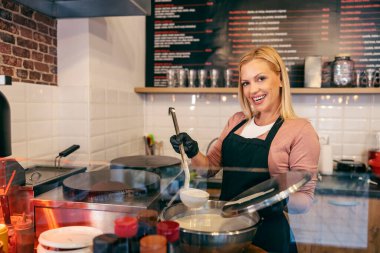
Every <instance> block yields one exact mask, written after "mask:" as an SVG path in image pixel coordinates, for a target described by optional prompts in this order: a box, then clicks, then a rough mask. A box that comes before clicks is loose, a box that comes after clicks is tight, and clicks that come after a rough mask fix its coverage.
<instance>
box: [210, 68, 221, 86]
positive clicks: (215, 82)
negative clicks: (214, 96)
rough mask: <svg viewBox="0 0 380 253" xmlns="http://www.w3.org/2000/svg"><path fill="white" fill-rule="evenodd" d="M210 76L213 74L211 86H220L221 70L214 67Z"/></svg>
mask: <svg viewBox="0 0 380 253" xmlns="http://www.w3.org/2000/svg"><path fill="white" fill-rule="evenodd" d="M210 76H211V87H213V88H215V87H218V79H219V70H217V69H212V70H211V74H210Z"/></svg>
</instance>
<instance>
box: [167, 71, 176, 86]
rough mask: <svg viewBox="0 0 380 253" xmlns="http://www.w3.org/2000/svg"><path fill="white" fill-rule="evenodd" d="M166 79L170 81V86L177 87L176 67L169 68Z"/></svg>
mask: <svg viewBox="0 0 380 253" xmlns="http://www.w3.org/2000/svg"><path fill="white" fill-rule="evenodd" d="M166 79H167V81H168V87H175V86H176V83H177V80H176V73H175V70H174V69H168V70H167V72H166Z"/></svg>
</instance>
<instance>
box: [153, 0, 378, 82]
mask: <svg viewBox="0 0 380 253" xmlns="http://www.w3.org/2000/svg"><path fill="white" fill-rule="evenodd" d="M152 8H153V10H152V16H150V17H147V48H146V50H147V51H146V52H147V54H146V57H147V59H146V70H147V71H146V73H147V74H146V75H147V76H146V82H147V86H167V85H168V82H167V77H166V73H167V71H168V70H169V69H187V70H189V69H195V70H199V69H206V70H211V69H217V70H218V71H219V73H220V75H219V76H220V78H219V79H218V84H217V85H218V86H224V84H225V80H223V73H224V72H225V70H226V69H232V70H233V71H234V72H233V78H232V81H233V84H235V85H236V84H237V80H238V71H237V70H238V62H239V59H240V57H241V55H242V54H244V53H245V52H247V51H248V50H250V49H251V48H253V47H255V46H258V45H270V46H272V47H274V48H275V49H276V50H277V51H278V52H279V54H280V55H281V56H282V58H283V60H284V61H285V64H286V66H287V69H288V71H289V77H290V81H291V86H292V87H303V82H304V61H305V57H307V56H316V55H319V56H324V57H325V58H329V59H330V61H333V60H334V56H335V55H336V54H339V53H349V54H350V55H351V58H352V59H353V60H354V62H355V67H356V68H361V69H363V70H364V69H366V68H378V67H380V33H379V32H378V29H379V23H380V18H379V16H378V14H379V13H380V4H377V2H374V1H370V0H338V1H337V0H335V1H331V0H321V1H318V2H317V1H312V0H302V1H301V0H265V1H264V0H261V1H243V0H234V1H231V0H192V1H189V0H154V3H153V5H152ZM208 85H210V84H209V83H208Z"/></svg>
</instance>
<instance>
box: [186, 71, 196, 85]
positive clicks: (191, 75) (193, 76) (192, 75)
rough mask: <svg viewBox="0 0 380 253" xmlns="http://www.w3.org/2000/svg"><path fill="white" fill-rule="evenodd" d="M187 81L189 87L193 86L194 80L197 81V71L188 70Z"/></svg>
mask: <svg viewBox="0 0 380 253" xmlns="http://www.w3.org/2000/svg"><path fill="white" fill-rule="evenodd" d="M187 74H188V77H187V79H188V80H189V87H194V86H195V80H196V79H197V71H196V70H195V69H190V70H189V71H188V72H187Z"/></svg>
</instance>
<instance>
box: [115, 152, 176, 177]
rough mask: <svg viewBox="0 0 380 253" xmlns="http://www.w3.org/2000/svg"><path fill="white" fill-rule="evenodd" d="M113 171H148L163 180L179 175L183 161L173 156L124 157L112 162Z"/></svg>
mask: <svg viewBox="0 0 380 253" xmlns="http://www.w3.org/2000/svg"><path fill="white" fill-rule="evenodd" d="M110 163H111V166H110V168H111V169H134V170H146V171H149V172H153V173H156V174H158V175H159V176H160V177H161V178H166V177H169V176H174V175H178V174H179V173H180V170H181V168H180V164H181V160H180V159H178V158H176V157H171V156H158V155H154V156H150V155H148V156H145V155H136V156H122V157H118V158H116V159H113V160H111V162H110Z"/></svg>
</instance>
